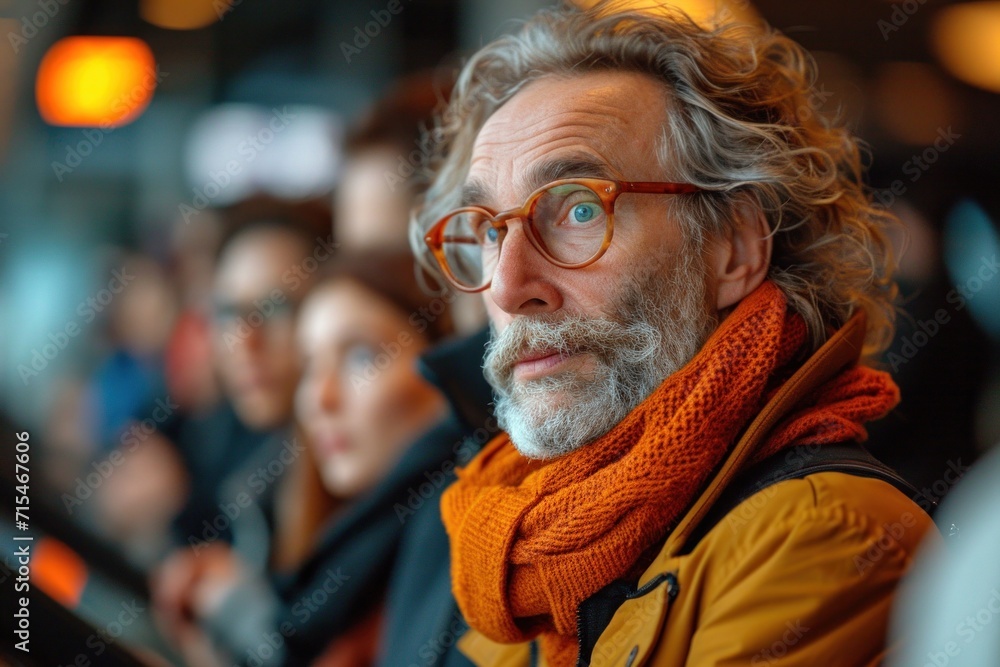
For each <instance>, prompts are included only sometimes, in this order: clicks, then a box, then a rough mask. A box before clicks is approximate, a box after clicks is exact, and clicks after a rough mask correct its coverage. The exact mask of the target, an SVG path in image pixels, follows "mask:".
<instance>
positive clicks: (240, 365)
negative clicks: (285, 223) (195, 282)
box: [213, 229, 309, 430]
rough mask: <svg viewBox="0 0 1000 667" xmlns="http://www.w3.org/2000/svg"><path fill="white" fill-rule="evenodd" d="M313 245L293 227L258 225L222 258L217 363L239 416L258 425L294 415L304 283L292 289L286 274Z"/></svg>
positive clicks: (216, 300)
mask: <svg viewBox="0 0 1000 667" xmlns="http://www.w3.org/2000/svg"><path fill="white" fill-rule="evenodd" d="M308 251H309V248H308V245H307V244H306V243H305V242H304V241H302V240H300V239H299V238H297V237H296V236H294V235H293V234H291V233H287V232H282V231H280V230H272V229H260V230H253V231H249V232H247V233H246V234H244V235H242V236H240V237H239V238H236V239H234V240H233V241H232V243H231V245H230V246H229V247H228V248H227V249H226V250H225V252H224V253H223V254H222V257H221V258H220V260H219V267H218V271H217V273H216V277H215V285H214V289H213V301H214V308H215V317H214V319H213V347H214V355H215V363H216V367H217V368H218V371H219V375H220V377H221V380H222V386H223V389H224V390H225V393H226V396H227V397H228V398H229V400H230V401H231V402H232V404H233V408H234V409H235V410H236V413H237V415H239V417H240V419H241V420H242V421H243V423H245V424H246V425H247V426H249V427H250V428H252V429H255V430H264V429H270V428H275V427H278V426H281V425H282V424H284V423H286V422H288V421H289V419H290V418H291V414H292V404H293V399H294V395H295V387H296V385H297V383H298V380H299V375H300V368H299V358H298V353H297V349H296V346H295V337H294V321H293V306H294V304H295V302H296V300H297V299H299V298H300V297H301V292H304V291H305V288H300V291H299V292H296V291H294V290H291V289H290V288H289V285H288V284H287V283H286V282H284V281H283V277H284V276H286V275H287V272H288V271H289V270H290V269H291V268H292V267H293V266H295V265H297V264H299V263H300V262H301V261H302V258H303V257H305V256H306V255H307V254H308Z"/></svg>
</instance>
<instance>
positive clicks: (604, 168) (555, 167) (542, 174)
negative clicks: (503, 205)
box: [460, 155, 621, 206]
mask: <svg viewBox="0 0 1000 667" xmlns="http://www.w3.org/2000/svg"><path fill="white" fill-rule="evenodd" d="M562 178H608V179H612V180H619V179H620V178H621V177H620V175H619V174H618V173H617V172H616V171H615V169H614V168H613V167H611V166H610V165H608V164H606V163H605V162H603V161H601V160H599V159H597V158H595V157H590V156H587V155H581V156H573V157H566V158H559V159H554V160H544V161H542V162H536V163H535V164H533V165H532V166H531V167H529V168H528V173H527V179H526V180H527V185H528V190H529V191H534V190H535V189H537V188H540V187H542V186H543V185H545V184H547V183H551V182H552V181H558V180H559V179H562ZM492 194H493V193H492V191H491V190H490V188H488V187H486V185H485V184H484V183H483V182H482V181H480V180H478V179H473V180H470V181H468V182H467V183H466V184H465V185H464V186H462V199H461V204H460V205H461V206H489V205H490V204H492V203H493V202H494V199H493V197H492Z"/></svg>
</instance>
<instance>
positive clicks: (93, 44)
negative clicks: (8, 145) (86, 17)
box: [35, 37, 159, 129]
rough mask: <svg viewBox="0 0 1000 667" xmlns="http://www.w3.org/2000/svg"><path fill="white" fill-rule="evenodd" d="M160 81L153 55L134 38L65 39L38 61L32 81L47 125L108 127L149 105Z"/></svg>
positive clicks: (124, 122) (130, 118)
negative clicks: (39, 63)
mask: <svg viewBox="0 0 1000 667" xmlns="http://www.w3.org/2000/svg"><path fill="white" fill-rule="evenodd" d="M158 79H159V73H158V71H157V69H156V62H155V60H154V59H153V52H152V51H151V50H150V48H149V46H148V45H147V44H146V43H145V42H144V41H142V40H141V39H136V38H134V37H66V38H65V39H61V40H59V41H58V42H56V43H55V44H53V45H52V48H50V49H49V51H48V52H47V53H46V54H45V56H44V57H43V58H42V63H41V65H40V66H39V68H38V77H37V79H36V81H35V99H36V101H37V103H38V111H39V113H40V114H41V115H42V118H43V119H44V120H45V122H46V123H49V124H50V125H63V126H72V127H102V128H105V129H107V128H111V127H119V126H121V125H127V124H128V123H131V122H132V121H134V120H135V119H136V118H138V117H139V116H140V115H141V114H142V112H143V111H144V110H145V109H146V107H147V106H149V102H150V100H151V99H152V98H153V91H154V90H156V85H157V82H158Z"/></svg>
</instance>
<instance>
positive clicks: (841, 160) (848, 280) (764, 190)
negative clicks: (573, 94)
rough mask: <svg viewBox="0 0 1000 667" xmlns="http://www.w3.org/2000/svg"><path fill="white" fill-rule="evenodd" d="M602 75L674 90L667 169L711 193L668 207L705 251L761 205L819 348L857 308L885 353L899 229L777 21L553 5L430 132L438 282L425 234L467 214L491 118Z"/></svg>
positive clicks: (485, 58)
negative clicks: (710, 19) (532, 86)
mask: <svg viewBox="0 0 1000 667" xmlns="http://www.w3.org/2000/svg"><path fill="white" fill-rule="evenodd" d="M601 70H625V71H635V72H641V73H644V74H647V75H649V76H650V77H652V78H654V79H655V80H656V81H659V82H661V83H662V84H663V85H664V86H665V89H666V91H667V94H668V95H669V98H670V104H671V106H670V107H669V109H670V111H669V113H668V114H667V121H666V125H665V126H664V127H663V129H662V139H661V143H660V149H659V151H658V157H659V161H660V163H661V165H662V167H663V170H664V173H665V175H668V176H669V178H670V180H676V181H687V182H690V183H695V184H697V185H699V186H701V187H703V188H706V189H707V190H709V191H708V192H704V193H698V194H693V195H686V196H684V197H676V198H671V214H672V215H674V216H676V217H677V218H678V220H679V221H680V224H681V226H682V229H683V230H684V233H685V234H686V235H688V236H689V240H692V241H693V242H694V243H695V244H696V247H697V244H699V243H700V241H701V240H703V239H706V238H711V237H712V236H713V235H717V234H720V233H724V232H725V231H726V230H727V227H730V226H732V225H734V224H737V223H738V221H740V220H741V219H745V217H746V216H745V214H743V215H741V214H740V210H741V208H742V210H744V211H745V208H743V207H746V206H747V205H748V204H749V205H751V206H753V207H754V210H758V211H760V212H762V213H763V215H764V216H765V218H766V220H767V222H768V225H769V228H770V230H771V233H772V234H773V237H774V250H773V254H772V260H771V266H770V269H769V272H768V275H769V277H770V278H771V279H772V280H773V281H774V282H775V283H776V284H777V285H778V286H779V287H780V288H781V289H782V291H783V292H784V294H785V295H786V296H787V298H788V300H789V303H790V305H791V307H792V308H794V309H795V310H796V311H797V312H798V313H800V314H801V315H802V317H803V318H804V319H805V321H806V323H807V325H808V327H809V332H810V335H811V339H812V343H813V346H814V347H818V346H819V345H821V344H822V343H823V342H824V341H825V340H826V338H827V336H828V334H829V330H830V328H837V327H839V326H841V325H842V324H843V323H844V322H845V321H846V320H847V319H848V318H849V317H850V316H851V315H852V314H853V313H854V312H855V310H856V309H859V308H860V309H863V310H864V311H865V312H866V314H867V318H868V331H867V336H866V344H865V352H866V353H867V354H874V353H877V352H879V351H881V350H884V349H885V348H886V347H887V346H888V344H889V342H890V341H891V339H892V335H893V324H894V315H895V311H894V306H893V302H894V300H895V297H896V285H895V283H894V281H893V279H892V273H893V270H894V266H895V263H894V259H893V254H892V250H891V247H890V245H889V243H888V240H887V236H886V234H885V230H886V228H887V227H888V226H889V225H891V224H895V223H896V219H895V217H894V216H892V215H891V214H890V213H889V212H887V211H885V210H883V209H881V208H878V207H876V206H875V205H873V203H872V201H871V196H870V192H869V190H868V188H867V187H866V186H865V185H864V181H863V177H862V173H863V166H862V156H863V155H864V154H865V149H864V147H863V145H862V144H861V142H860V141H859V140H858V139H856V138H855V137H854V136H852V134H851V133H850V132H849V131H848V130H847V129H846V128H845V127H843V126H842V125H841V124H839V123H838V122H837V121H836V120H834V119H832V118H830V117H829V116H827V115H826V114H824V113H823V112H821V110H820V107H821V106H822V104H823V101H824V100H823V96H822V95H820V94H819V92H818V91H817V89H816V65H815V61H814V60H813V59H812V57H811V56H810V55H809V54H808V53H807V52H806V51H805V49H803V48H802V47H801V46H799V45H798V44H796V43H795V42H793V41H792V40H790V39H788V38H787V37H785V36H783V35H781V34H779V33H777V32H776V31H774V30H773V29H770V28H768V27H766V26H763V25H748V24H742V23H735V22H731V21H725V20H718V21H717V22H714V23H713V24H711V25H710V26H702V25H699V24H698V23H696V22H694V21H693V20H692V19H690V18H689V17H688V16H686V15H685V14H683V13H681V12H678V11H675V10H670V9H666V8H657V10H656V12H645V11H643V12H639V11H636V10H632V11H625V10H620V9H619V8H617V7H616V6H615V3H614V2H601V3H599V4H597V5H596V6H594V7H593V8H591V9H588V10H582V9H579V8H575V7H572V6H564V7H558V8H552V9H547V10H543V11H541V12H539V13H538V14H536V15H535V16H534V17H533V18H532V19H530V20H529V21H527V22H526V23H525V24H524V25H523V26H522V27H521V29H520V30H519V31H518V32H516V33H515V34H512V35H508V36H504V37H501V38H499V39H497V40H495V41H494V42H492V43H490V44H488V45H486V46H485V47H483V48H482V49H480V50H479V51H478V52H477V53H475V54H474V55H473V56H472V57H471V59H470V60H469V61H468V62H467V63H466V64H465V65H464V67H463V68H462V71H461V73H460V74H459V77H458V80H457V82H456V84H455V87H454V89H453V91H452V95H451V98H450V101H449V104H448V107H447V109H446V111H445V112H444V114H443V116H442V117H441V118H440V119H439V121H438V123H437V124H436V126H435V127H434V128H432V129H431V130H430V132H429V136H428V137H427V139H428V141H429V143H430V144H431V145H433V146H434V149H435V150H434V153H433V156H432V158H431V159H430V160H429V161H428V162H427V165H426V166H427V168H428V172H429V173H428V177H429V179H430V185H429V187H428V190H427V191H426V193H425V195H424V197H423V199H422V202H421V204H420V205H419V206H418V208H417V209H416V210H415V211H414V215H413V219H412V224H411V242H412V244H413V247H414V250H415V252H416V253H417V255H418V257H419V258H420V259H421V262H422V263H423V264H424V265H425V266H426V267H427V268H428V269H430V270H431V271H433V272H435V273H438V271H437V267H436V265H435V263H434V259H433V257H431V256H430V254H429V252H428V251H427V248H426V246H425V245H424V243H423V235H424V233H425V232H426V230H427V229H428V228H429V227H430V226H431V225H432V224H433V223H434V222H435V221H437V220H438V219H440V218H441V217H442V216H443V215H445V214H446V213H447V212H448V211H449V210H451V209H453V208H455V207H456V206H457V205H458V197H459V193H460V190H461V186H462V184H463V182H464V180H465V178H466V176H467V174H468V169H469V162H470V159H471V153H472V147H473V143H474V142H475V139H476V136H477V134H478V133H479V130H480V129H481V128H482V127H483V124H484V123H485V122H486V120H487V119H488V118H489V117H490V115H491V114H493V112H495V111H496V110H497V109H498V108H499V107H500V106H501V105H502V104H503V103H504V102H506V101H507V100H509V99H510V98H511V97H512V96H513V95H515V94H516V93H517V92H518V91H519V90H520V89H521V88H523V87H524V86H525V85H526V84H528V83H530V82H532V81H535V80H538V79H540V78H542V77H547V76H574V75H579V74H582V73H586V72H593V71H601Z"/></svg>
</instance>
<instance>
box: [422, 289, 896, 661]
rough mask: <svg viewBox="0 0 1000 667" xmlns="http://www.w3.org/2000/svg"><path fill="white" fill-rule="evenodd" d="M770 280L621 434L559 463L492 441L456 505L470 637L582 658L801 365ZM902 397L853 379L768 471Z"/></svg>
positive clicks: (818, 397)
mask: <svg viewBox="0 0 1000 667" xmlns="http://www.w3.org/2000/svg"><path fill="white" fill-rule="evenodd" d="M786 311H787V308H786V300H785V297H784V296H783V295H782V293H781V291H780V290H779V289H778V288H777V287H776V286H775V285H774V284H773V283H771V282H770V281H765V282H764V283H763V284H762V285H761V286H760V287H759V288H758V289H757V290H755V291H754V292H753V293H752V294H751V295H749V296H748V297H747V298H745V299H744V300H743V301H742V302H741V303H740V304H739V305H738V306H737V307H736V309H735V310H734V311H733V312H732V313H731V314H730V316H729V317H727V318H726V319H725V320H723V322H722V324H721V325H720V326H719V327H718V329H716V331H715V332H713V334H712V335H711V336H710V337H709V339H708V341H707V342H706V343H705V345H704V346H703V347H702V349H701V350H700V351H699V352H698V354H697V355H695V357H694V358H693V359H692V360H691V361H690V362H689V363H688V364H687V365H685V366H684V367H683V368H682V369H680V370H679V371H677V372H676V373H674V374H673V375H671V376H670V377H669V378H667V379H666V380H665V381H664V382H663V384H662V385H660V387H658V388H657V389H656V390H655V391H654V392H653V393H652V394H651V395H650V396H649V397H648V398H647V399H646V400H645V401H643V402H642V403H641V404H640V405H639V406H638V407H637V408H636V409H634V410H633V411H632V412H631V413H629V415H628V416H627V417H626V418H625V419H624V420H623V421H622V422H621V423H620V424H618V425H617V426H616V427H615V428H614V429H612V430H611V431H610V432H608V433H607V434H606V435H604V436H602V437H600V438H598V439H597V440H596V441H594V442H593V443H591V444H588V445H586V446H584V447H581V448H580V449H578V450H576V451H573V452H571V453H569V454H567V455H565V456H562V457H559V458H557V459H553V460H551V461H544V462H543V461H532V460H529V459H526V458H524V457H523V456H521V455H520V454H519V453H518V452H517V450H516V449H515V448H514V447H513V445H512V444H511V443H510V440H509V438H508V437H507V435H506V434H500V435H499V436H498V437H496V438H495V439H493V440H492V441H491V442H489V443H488V444H487V445H486V446H485V448H484V449H483V451H482V452H481V453H480V454H479V455H478V456H477V457H476V458H475V459H473V460H472V461H471V462H470V463H469V465H468V466H467V467H466V468H464V469H462V470H460V471H459V474H458V481H457V482H455V483H454V484H453V485H452V486H451V487H450V488H449V489H448V490H447V491H446V492H445V494H444V496H443V498H442V501H441V510H442V516H443V519H444V523H445V527H446V528H447V531H448V535H449V538H450V540H451V552H452V586H453V589H454V593H455V597H456V599H457V600H458V604H459V606H460V608H461V610H462V613H463V614H465V618H466V620H467V621H468V622H469V625H471V626H472V627H474V628H476V629H477V630H479V631H480V632H482V633H483V634H484V635H486V636H487V637H489V638H491V639H493V640H494V641H499V642H503V643H515V642H523V641H528V640H529V639H532V638H534V637H536V636H540V639H541V649H542V652H543V654H544V655H545V657H546V660H547V661H548V663H549V664H550V665H552V666H553V667H563V666H570V665H573V664H574V663H575V661H576V657H577V645H576V612H577V608H578V607H579V605H580V603H581V602H582V601H583V600H585V599H587V598H588V597H590V596H591V595H593V594H594V593H595V592H597V591H598V590H600V589H601V588H603V587H604V586H606V585H607V584H608V583H610V582H611V581H613V580H615V579H618V578H621V577H623V576H626V575H632V574H638V573H635V572H633V570H634V569H635V565H636V563H637V561H639V559H640V557H641V556H642V555H643V553H644V552H646V551H647V550H648V549H650V548H651V547H653V546H656V545H658V544H662V543H663V540H664V539H665V538H666V536H667V533H668V532H669V531H670V529H671V528H672V527H673V525H674V524H675V523H676V521H677V520H679V518H680V517H681V516H682V513H683V512H684V510H685V509H686V508H687V507H688V505H689V504H690V503H691V502H693V500H694V498H695V496H696V494H697V493H698V491H699V490H700V489H701V488H702V487H703V485H704V484H705V483H706V481H707V478H708V475H709V474H710V472H711V471H712V470H713V469H714V468H715V467H716V466H717V465H718V464H719V463H720V462H721V461H722V459H723V458H724V456H725V454H726V452H727V450H728V449H729V448H730V447H731V446H732V445H733V443H734V442H735V441H736V439H737V437H738V435H739V434H740V432H741V431H742V429H743V428H744V427H745V426H746V425H747V423H748V422H749V421H750V420H751V419H752V418H753V417H754V415H755V414H756V413H757V412H758V411H759V410H760V409H761V408H762V407H763V405H764V404H765V403H766V401H767V399H768V398H770V396H771V395H773V393H774V392H775V391H776V390H777V389H778V388H779V387H780V385H781V384H782V383H783V382H784V381H785V380H786V379H787V378H788V376H790V375H791V373H792V372H793V371H794V370H795V367H796V366H797V364H796V363H792V362H793V360H796V358H798V359H797V361H799V362H801V361H802V358H801V353H802V352H803V351H804V347H805V345H806V327H805V324H804V323H803V320H802V318H801V317H800V316H798V315H795V314H791V313H789V312H786ZM898 401H899V390H898V388H897V387H896V385H895V384H894V383H893V381H892V379H891V378H890V377H889V376H888V375H887V374H886V373H883V372H880V371H875V370H872V369H869V368H866V367H863V366H854V367H852V368H849V369H847V370H845V371H843V372H842V373H841V374H840V375H838V376H837V377H835V378H834V379H833V380H832V381H830V382H828V383H826V384H825V385H823V386H822V387H821V388H820V389H818V390H817V391H815V392H813V394H812V395H810V396H809V397H808V398H807V399H806V400H804V401H803V402H801V403H800V404H799V405H798V406H797V407H796V409H795V411H794V412H793V413H791V414H790V415H788V416H787V417H786V418H785V419H784V421H782V422H781V423H779V424H778V426H777V427H776V428H775V429H774V430H773V431H772V432H771V433H770V434H769V436H768V438H767V440H766V441H765V442H764V444H763V446H762V447H761V449H760V451H758V452H756V453H755V455H754V460H760V459H762V458H764V457H766V456H768V455H770V454H772V453H774V452H777V451H779V450H781V449H782V448H785V447H789V446H792V445H795V444H806V443H809V444H827V443H833V442H843V441H844V440H848V439H855V440H864V439H865V438H866V437H867V433H866V431H865V429H864V427H863V426H862V423H863V422H865V421H869V420H871V419H876V418H878V417H881V416H883V415H884V414H885V413H886V412H888V411H889V410H890V409H892V407H894V406H895V405H896V403H898Z"/></svg>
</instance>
